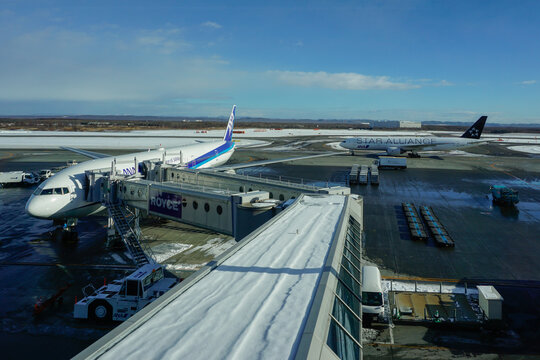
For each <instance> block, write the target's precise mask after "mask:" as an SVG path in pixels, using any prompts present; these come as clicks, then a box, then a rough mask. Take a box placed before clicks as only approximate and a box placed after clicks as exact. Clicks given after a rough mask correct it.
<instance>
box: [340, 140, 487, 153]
mask: <svg viewBox="0 0 540 360" xmlns="http://www.w3.org/2000/svg"><path fill="white" fill-rule="evenodd" d="M480 142H481V141H479V140H476V139H468V138H459V137H435V136H429V137H428V136H426V137H420V136H411V137H405V136H403V137H396V136H377V137H368V136H366V137H358V138H350V139H347V140H344V141H342V142H341V143H340V145H341V146H342V147H343V148H345V149H349V150H385V151H387V152H389V153H404V152H406V151H430V150H452V149H458V148H464V147H469V146H474V145H478V144H479V143H480Z"/></svg>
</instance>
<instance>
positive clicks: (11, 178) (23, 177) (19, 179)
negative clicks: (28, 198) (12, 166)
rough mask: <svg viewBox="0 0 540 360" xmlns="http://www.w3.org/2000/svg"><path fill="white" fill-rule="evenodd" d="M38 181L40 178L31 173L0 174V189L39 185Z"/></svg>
mask: <svg viewBox="0 0 540 360" xmlns="http://www.w3.org/2000/svg"><path fill="white" fill-rule="evenodd" d="M40 181H41V179H40V177H39V176H38V175H37V174H35V173H33V172H24V171H8V172H0V187H3V186H6V185H34V184H37V183H39V182H40Z"/></svg>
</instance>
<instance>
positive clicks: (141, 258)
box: [107, 203, 154, 267]
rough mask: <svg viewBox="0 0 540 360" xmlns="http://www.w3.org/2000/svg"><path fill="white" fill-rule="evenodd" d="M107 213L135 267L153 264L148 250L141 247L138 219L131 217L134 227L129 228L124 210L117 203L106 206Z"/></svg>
mask: <svg viewBox="0 0 540 360" xmlns="http://www.w3.org/2000/svg"><path fill="white" fill-rule="evenodd" d="M107 211H108V212H109V217H110V218H111V219H112V220H113V224H114V227H115V229H116V231H118V234H119V235H120V237H121V238H122V241H123V242H124V244H125V245H126V248H127V249H128V251H129V253H130V254H131V256H132V258H133V261H135V263H136V264H137V267H140V266H143V265H146V264H150V263H154V260H153V259H152V257H151V252H150V251H151V250H150V248H147V249H143V247H142V245H141V241H140V240H141V238H142V235H141V230H140V229H139V226H138V224H136V222H137V221H138V219H137V218H135V216H132V220H133V222H134V226H131V225H130V224H129V221H128V219H127V217H126V214H125V211H126V210H125V209H124V207H123V206H121V205H120V204H118V203H117V204H112V203H109V204H107ZM145 250H146V251H145Z"/></svg>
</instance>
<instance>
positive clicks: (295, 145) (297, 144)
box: [266, 140, 324, 151]
mask: <svg viewBox="0 0 540 360" xmlns="http://www.w3.org/2000/svg"><path fill="white" fill-rule="evenodd" d="M323 141H324V140H304V141H295V142H292V143H290V144H285V145H283V146H276V147H272V148H268V149H266V151H290V150H299V149H302V148H305V147H307V146H309V145H311V144H315V143H319V142H323Z"/></svg>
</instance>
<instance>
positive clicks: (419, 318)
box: [383, 278, 483, 328]
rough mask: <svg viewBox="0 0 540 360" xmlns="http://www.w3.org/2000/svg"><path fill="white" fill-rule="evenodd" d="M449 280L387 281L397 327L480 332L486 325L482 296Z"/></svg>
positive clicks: (465, 286) (391, 308)
mask: <svg viewBox="0 0 540 360" xmlns="http://www.w3.org/2000/svg"><path fill="white" fill-rule="evenodd" d="M447 280H448V279H441V281H437V280H435V279H425V280H421V279H411V280H407V279H402V278H399V279H385V280H383V283H384V284H385V286H386V289H388V300H389V301H388V302H389V312H390V314H392V320H393V323H394V324H422V323H423V324H429V323H437V324H438V325H439V326H441V327H444V326H445V325H447V326H449V327H454V326H456V325H457V326H465V327H467V328H477V327H480V326H481V325H482V323H483V321H482V320H483V319H482V312H481V310H480V308H479V306H478V292H477V291H476V289H475V288H474V287H471V288H468V287H467V284H463V283H459V282H448V281H447Z"/></svg>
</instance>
